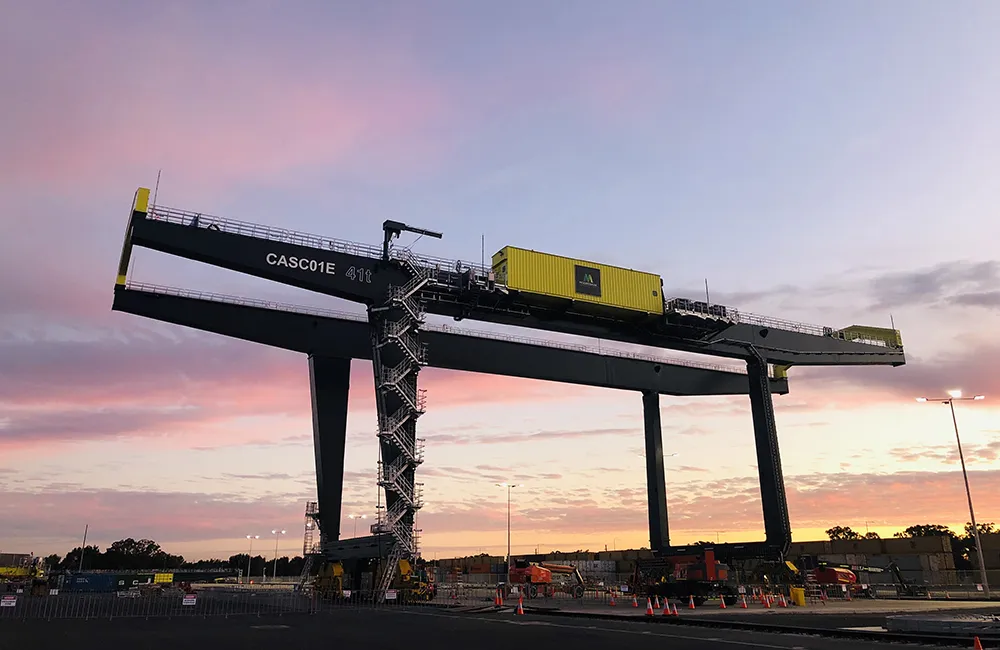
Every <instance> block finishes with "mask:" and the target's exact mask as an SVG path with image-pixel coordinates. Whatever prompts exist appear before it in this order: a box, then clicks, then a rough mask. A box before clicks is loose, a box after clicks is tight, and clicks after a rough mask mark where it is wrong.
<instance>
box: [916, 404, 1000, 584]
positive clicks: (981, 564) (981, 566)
mask: <svg viewBox="0 0 1000 650" xmlns="http://www.w3.org/2000/svg"><path fill="white" fill-rule="evenodd" d="M982 399H986V396H985V395H976V396H974V397H962V391H960V390H958V389H955V390H950V391H948V397H947V398H929V399H928V398H926V397H918V398H917V401H918V402H938V403H940V404H947V405H948V407H949V408H950V409H951V422H952V424H954V425H955V442H956V443H958V460H959V461H960V462H961V463H962V478H963V479H964V480H965V496H966V497H967V498H968V499H969V519H971V520H972V536H973V538H974V539H975V540H976V555H978V556H979V575H980V579H981V580H982V581H983V595H985V596H986V599H987V600H989V597H990V583H989V581H988V580H987V579H986V562H985V561H984V560H983V545H982V543H981V542H980V541H979V527H978V526H977V525H976V512H975V510H974V509H973V508H972V490H970V489H969V473H968V472H966V471H965V455H964V454H963V453H962V439H961V438H959V437H958V418H956V417H955V401H956V400H958V401H960V402H965V401H979V400H982Z"/></svg>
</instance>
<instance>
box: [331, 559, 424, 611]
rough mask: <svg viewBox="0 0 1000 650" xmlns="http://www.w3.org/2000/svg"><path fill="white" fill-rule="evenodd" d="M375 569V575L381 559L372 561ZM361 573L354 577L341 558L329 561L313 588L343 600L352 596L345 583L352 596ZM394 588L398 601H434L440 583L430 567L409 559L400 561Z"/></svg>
mask: <svg viewBox="0 0 1000 650" xmlns="http://www.w3.org/2000/svg"><path fill="white" fill-rule="evenodd" d="M360 568H361V567H360V566H358V567H355V568H354V573H358V571H359V569H360ZM368 570H370V571H371V573H372V575H373V576H377V575H378V573H379V565H378V563H377V561H375V562H372V564H371V568H370V569H368ZM359 578H360V575H355V576H350V575H348V573H347V571H346V569H345V568H344V563H342V562H339V561H334V562H325V563H324V564H323V565H322V566H321V567H320V569H319V573H317V575H316V578H315V579H314V580H313V590H314V592H315V593H316V595H317V596H319V597H320V598H331V599H342V598H346V597H349V596H348V595H347V594H345V593H344V592H345V582H346V583H347V584H346V587H347V590H348V591H350V592H351V593H350V595H351V596H354V591H355V590H354V589H351V586H352V584H353V583H355V582H358V583H359V582H360V580H359ZM390 588H391V589H394V590H396V592H397V594H398V596H397V600H400V601H408V600H431V599H433V598H434V596H436V595H437V585H436V584H435V583H434V580H433V576H432V575H431V574H430V573H429V572H428V571H427V569H426V568H416V567H414V566H413V565H412V564H411V563H410V562H409V561H408V560H400V561H399V567H398V571H397V573H396V575H395V576H394V577H393V581H392V584H391V585H390Z"/></svg>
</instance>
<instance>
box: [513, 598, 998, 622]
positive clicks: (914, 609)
mask: <svg viewBox="0 0 1000 650" xmlns="http://www.w3.org/2000/svg"><path fill="white" fill-rule="evenodd" d="M552 606H554V607H556V608H558V610H559V611H561V612H568V613H574V614H600V615H602V616H605V615H614V616H621V617H623V618H631V617H645V603H643V604H642V606H641V607H637V608H634V607H632V601H631V600H628V601H626V602H624V603H621V602H619V603H618V605H617V606H616V607H610V606H608V605H607V604H600V603H580V602H579V601H577V602H576V603H573V602H572V601H562V602H559V603H558V604H556V603H553V604H552ZM531 608H532V607H531V606H529V609H531ZM543 608H546V607H545V605H542V607H540V608H538V609H537V611H538V612H539V613H540V612H542V611H544V609H543ZM678 612H679V613H680V616H681V617H682V618H694V619H706V620H711V621H723V620H733V621H741V622H747V623H767V624H770V625H788V626H800V627H813V628H823V629H838V628H853V627H880V626H882V625H883V624H884V623H885V617H886V616H890V615H892V614H921V613H931V612H935V613H951V614H957V613H962V614H1000V603H996V604H994V605H992V606H990V605H986V604H985V603H983V602H982V601H980V602H975V601H965V602H963V601H923V600H910V601H901V600H860V599H859V600H854V601H851V602H842V601H841V602H837V601H833V602H831V601H827V603H826V604H825V605H824V604H810V605H808V606H806V607H788V608H781V607H772V608H770V609H766V608H764V607H763V606H762V605H759V604H755V605H749V607H748V608H747V609H741V608H740V607H739V606H737V607H728V608H726V609H720V608H719V607H718V605H712V604H706V605H703V606H701V607H698V608H696V609H694V610H690V609H687V608H685V607H680V606H679V607H678ZM661 614H662V612H659V611H658V612H656V615H657V616H660V615H661Z"/></svg>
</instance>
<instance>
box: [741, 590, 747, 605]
mask: <svg viewBox="0 0 1000 650" xmlns="http://www.w3.org/2000/svg"><path fill="white" fill-rule="evenodd" d="M746 608H747V596H746V594H743V598H741V599H740V609H746Z"/></svg>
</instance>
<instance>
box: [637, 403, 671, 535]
mask: <svg viewBox="0 0 1000 650" xmlns="http://www.w3.org/2000/svg"><path fill="white" fill-rule="evenodd" d="M642 415H643V418H642V419H643V428H644V430H645V434H646V436H645V437H646V496H647V499H648V500H649V544H650V546H649V548H650V549H652V550H653V551H664V550H666V549H667V548H668V547H669V546H670V528H669V525H668V521H667V484H666V474H665V472H664V469H663V427H662V425H661V424H660V395H659V393H656V392H654V391H643V392H642Z"/></svg>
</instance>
